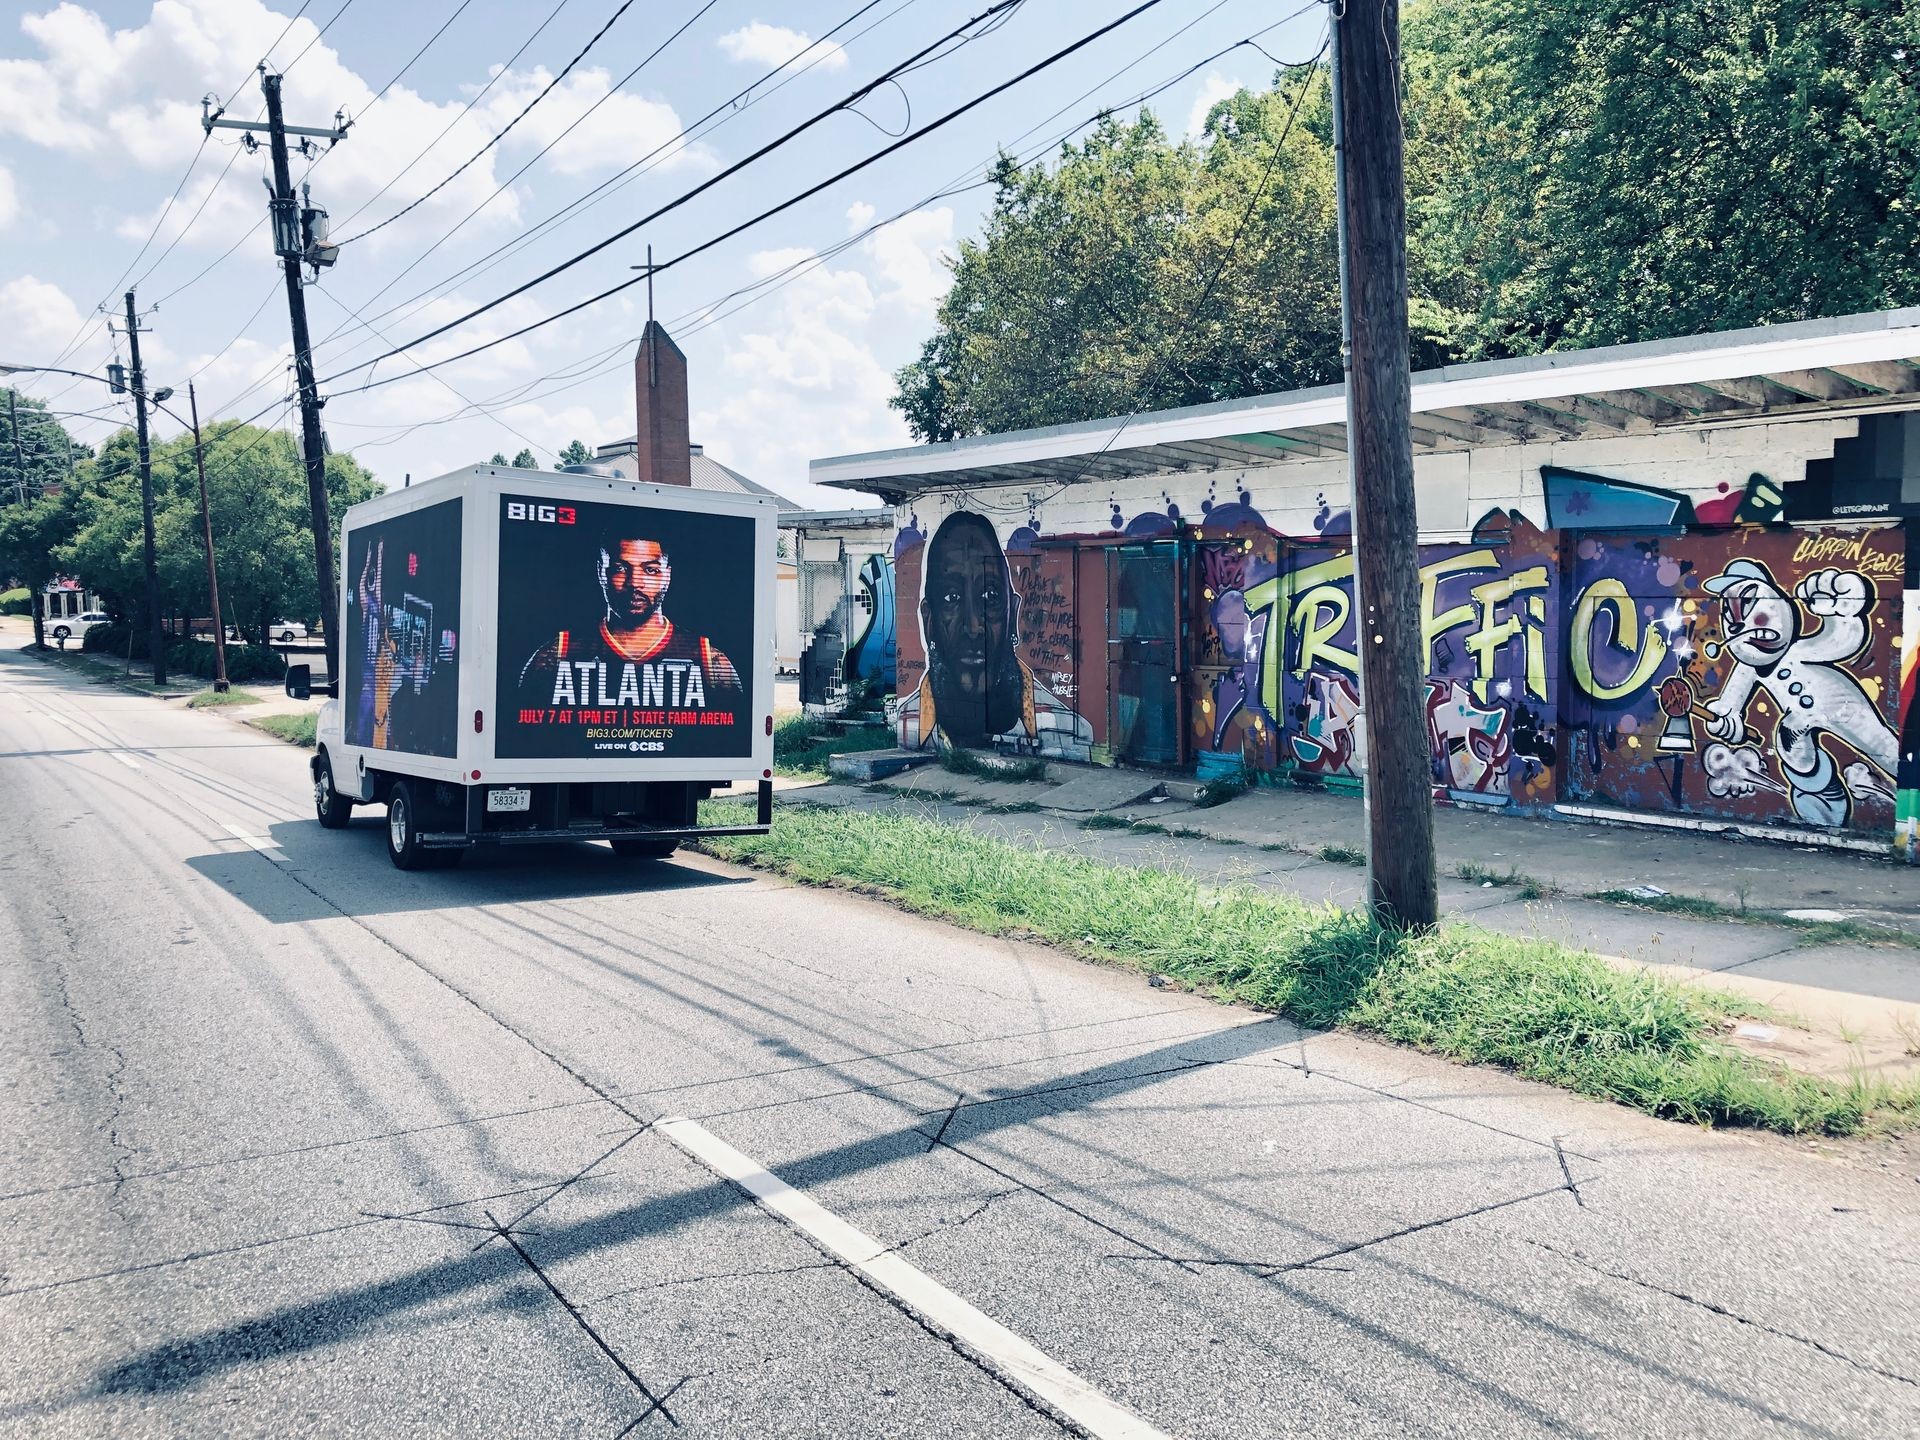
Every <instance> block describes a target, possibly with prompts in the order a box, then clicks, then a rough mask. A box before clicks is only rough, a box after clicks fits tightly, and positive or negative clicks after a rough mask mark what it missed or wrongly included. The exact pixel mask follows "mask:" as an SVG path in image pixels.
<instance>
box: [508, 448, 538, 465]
mask: <svg viewBox="0 0 1920 1440" xmlns="http://www.w3.org/2000/svg"><path fill="white" fill-rule="evenodd" d="M513 468H514V469H516V470H538V469H539V468H540V462H539V461H538V460H536V459H534V458H533V451H531V450H528V449H526V448H525V447H524V446H523V447H522V448H521V450H520V453H519V454H518V455H515V456H514V457H513Z"/></svg>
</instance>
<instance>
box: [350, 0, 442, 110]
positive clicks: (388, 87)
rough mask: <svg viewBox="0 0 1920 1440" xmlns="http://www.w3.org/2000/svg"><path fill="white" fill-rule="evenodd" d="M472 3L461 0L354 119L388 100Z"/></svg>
mask: <svg viewBox="0 0 1920 1440" xmlns="http://www.w3.org/2000/svg"><path fill="white" fill-rule="evenodd" d="M472 3H473V0H460V3H459V4H458V5H457V6H455V7H454V11H453V13H452V14H451V15H449V16H448V17H447V18H446V19H445V20H443V21H441V22H440V28H439V29H438V30H436V31H434V32H433V34H431V35H429V36H428V37H427V43H426V44H424V45H422V46H421V47H420V48H419V49H418V50H416V51H414V52H413V59H411V60H409V61H407V63H406V64H404V65H402V66H401V67H400V68H399V69H398V70H396V71H394V72H393V78H392V79H391V80H389V81H387V83H386V84H384V85H382V86H381V87H380V89H379V91H378V92H376V93H375V95H374V97H373V99H371V100H369V101H368V102H367V109H366V110H362V111H361V112H360V113H359V114H358V115H356V116H354V117H353V118H354V119H355V120H362V119H365V118H366V114H367V110H371V109H373V107H374V106H376V105H378V104H379V103H380V102H381V101H382V100H383V99H385V98H386V94H387V91H389V90H391V89H392V88H393V87H394V86H395V85H398V84H399V83H400V77H401V76H403V75H405V74H406V73H407V72H408V71H409V70H411V69H412V68H413V67H414V65H415V64H416V63H418V61H419V59H420V57H421V56H422V55H424V54H426V53H427V51H429V50H431V49H432V48H433V43H434V41H436V40H438V39H439V38H440V37H441V36H442V35H444V34H446V33H447V27H448V26H449V25H451V24H453V22H454V21H456V20H458V19H459V18H460V16H461V15H462V14H463V13H464V12H465V10H466V8H467V7H468V6H469V5H471V4H472ZM336 18H337V17H336Z"/></svg>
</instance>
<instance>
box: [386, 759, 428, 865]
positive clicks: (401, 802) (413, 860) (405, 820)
mask: <svg viewBox="0 0 1920 1440" xmlns="http://www.w3.org/2000/svg"><path fill="white" fill-rule="evenodd" d="M387 858H388V859H389V860H391V861H393V863H394V866H395V867H396V868H397V869H401V870H425V869H427V868H428V867H429V866H430V865H431V864H432V863H433V860H432V855H431V852H430V851H428V849H427V848H426V847H425V846H424V845H422V844H421V843H420V801H419V797H418V796H417V795H416V794H415V793H414V788H413V786H411V785H409V784H408V783H407V782H406V781H404V780H402V781H401V782H399V783H398V784H397V785H395V786H394V787H393V791H392V793H391V794H389V795H388V796H387Z"/></svg>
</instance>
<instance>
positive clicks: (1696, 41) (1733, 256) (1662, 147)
mask: <svg viewBox="0 0 1920 1440" xmlns="http://www.w3.org/2000/svg"><path fill="white" fill-rule="evenodd" d="M1911 10H1912V7H1911V6H1910V5H1906V4H1903V3H1899V0H1670V3H1667V4H1663V5H1648V4H1645V3H1644V0H1561V3H1557V4H1555V5H1553V6H1550V7H1542V6H1540V5H1538V4H1537V3H1535V0H1422V3H1417V4H1409V6H1408V10H1407V17H1406V23H1405V28H1404V32H1403V40H1404V47H1403V52H1402V70H1403V84H1404V87H1405V93H1404V97H1403V105H1404V115H1403V121H1404V124H1405V126H1406V186H1407V226H1408V256H1407V259H1408V289H1409V305H1408V310H1409V317H1408V318H1409V329H1410V334H1409V337H1408V343H1409V347H1410V350H1411V358H1412V361H1413V364H1414V366H1415V368H1417V369H1425V368H1430V367H1432V366H1436V365H1441V364H1445V363H1447V362H1448V361H1450V360H1453V359H1457V358H1495V357H1500V356H1507V355H1525V354H1533V353H1537V352H1539V351H1541V350H1546V349H1554V348H1562V347H1571V346H1590V345H1603V344H1610V343H1620V342H1627V341H1633V340H1650V339H1657V338H1661V337H1664V336H1669V335H1679V334H1690V333H1700V332H1705V331H1712V330H1723V329H1730V328H1735V327H1739V326H1743V325H1759V324H1768V323H1774V322H1778V321H1785V320H1795V319H1804V318H1809V317H1813V316H1820V315H1835V314H1843V313H1847V312H1850V311H1857V310H1866V309H1876V308H1884V307H1888V306H1895V305H1901V304H1910V303H1913V302H1914V300H1915V299H1916V298H1920V182H1917V181H1916V179H1915V176H1916V175H1920V43H1916V41H1917V40H1920V36H1916V34H1915V32H1914V30H1913V21H1912V19H1911ZM1296 110H1297V117H1296V116H1295V112H1296ZM1331 138H1332V137H1331V117H1330V110H1329V106H1328V103H1327V76H1326V73H1325V71H1324V70H1323V69H1322V68H1320V67H1317V66H1315V67H1304V68H1297V69H1293V70H1289V71H1285V72H1282V73H1281V74H1279V75H1278V76H1276V78H1275V82H1274V85H1273V88H1271V89H1269V90H1267V91H1265V92H1263V93H1259V94H1255V93H1252V92H1247V91H1242V92H1241V93H1239V94H1237V95H1234V96H1231V97H1229V98H1228V99H1226V100H1223V101H1221V102H1220V103H1218V104H1217V105H1215V107H1214V109H1213V111H1212V113H1211V114H1210V116H1209V117H1208V120H1207V125H1206V130H1205V132H1204V134H1203V135H1202V136H1201V137H1200V139H1199V140H1198V141H1197V142H1188V143H1183V144H1178V145H1176V144H1174V143H1173V142H1171V141H1170V140H1169V139H1168V138H1167V136H1166V135H1165V134H1164V132H1163V131H1162V129H1161V127H1160V126H1159V124H1158V122H1157V121H1155V120H1154V118H1153V116H1152V115H1151V114H1150V113H1148V112H1142V114H1141V116H1140V118H1139V119H1138V120H1137V121H1134V122H1132V123H1122V122H1120V121H1118V120H1114V119H1111V118H1109V119H1107V120H1104V121H1102V122H1101V124H1100V125H1099V126H1097V127H1096V128H1095V130H1094V131H1093V132H1092V133H1091V134H1090V135H1089V136H1088V138H1087V139H1086V141H1085V142H1084V143H1082V144H1080V145H1077V146H1075V145H1068V146H1065V147H1063V148H1062V150H1061V152H1060V154H1059V156H1058V157H1057V159H1056V160H1055V161H1054V162H1053V163H1051V164H1046V163H1041V164H1035V165H1031V166H1025V167H1022V166H1020V165H1018V164H1016V163H1015V162H1013V161H1012V160H1010V159H1008V158H1006V157H1004V156H1003V157H1002V158H1001V161H1000V163H999V165H998V167H997V168H996V170H995V172H994V177H993V178H994V182H995V197H994V205H993V209H992V212H991V214H990V215H989V217H988V220H987V223H986V228H985V231H984V233H983V235H982V236H981V238H980V239H979V240H977V241H976V240H967V241H963V242H962V243H961V246H960V253H959V255H958V257H957V259H956V260H954V261H953V262H952V268H953V285H952V288H951V289H950V290H949V292H948V294H947V297H946V299H945V301H944V302H943V303H942V305H941V307H940V311H939V315H938V319H937V322H936V325H935V329H934V332H933V334H932V335H931V336H929V337H928V338H927V340H926V341H925V343H924V344H923V345H922V347H921V351H920V354H919V356H918V357H917V358H916V359H915V360H914V361H913V362H912V363H910V364H908V365H907V366H905V367H904V368H903V369H902V370H901V371H900V372H899V373H898V375H897V376H896V377H895V378H896V383H897V391H896V394H895V396H894V398H893V400H892V402H891V403H892V404H893V406H894V407H895V408H896V409H898V410H900V411H901V412H902V414H903V415H904V416H905V417H906V421H907V424H908V426H909V428H910V429H911V430H912V431H913V433H914V434H915V435H917V436H918V437H920V438H921V439H923V440H949V439H953V438H955V437H957V436H961V435H969V434H977V433H980V432H982V431H990V430H1010V429H1020V428H1024V427H1028V426H1036V425H1048V424H1058V423H1064V422H1069V421H1074V420H1084V419H1089V418H1092V417H1095V416H1104V415H1125V414H1130V413H1132V412H1133V411H1135V410H1137V409H1155V408H1162V407H1167V406H1176V405H1187V404H1198V403H1203V402H1206V401H1210V400H1222V399H1229V398H1233V397H1236V396H1241V395H1250V394H1259V393H1265V392H1271V391H1277V390H1285V389H1291V388H1295V387H1298V386H1305V385H1313V384H1319V383H1324V382H1329V381H1333V380H1337V379H1338V378H1339V373H1340V371H1339V306H1338V267H1337V257H1336V255H1335V251H1334V241H1333V229H1334V215H1333V193H1332V192H1333V182H1332V160H1331ZM1276 147H1277V148H1276ZM1243 222H1244V223H1243ZM1236 237H1237V239H1236Z"/></svg>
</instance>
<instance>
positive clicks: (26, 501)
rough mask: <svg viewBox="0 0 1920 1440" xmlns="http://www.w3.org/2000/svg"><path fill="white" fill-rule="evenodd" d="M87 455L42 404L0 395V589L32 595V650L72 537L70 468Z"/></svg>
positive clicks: (42, 639) (41, 635) (40, 642)
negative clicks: (20, 588) (45, 599)
mask: <svg viewBox="0 0 1920 1440" xmlns="http://www.w3.org/2000/svg"><path fill="white" fill-rule="evenodd" d="M9 398H11V400H12V402H13V403H12V404H11V405H10V406H9V405H8V404H7V403H6V402H7V400H8V399H9ZM16 416H17V417H18V422H19V426H20V436H19V441H20V443H19V447H18V449H16V448H15V446H14V433H13V425H14V417H16ZM92 453H93V452H92V451H91V450H90V449H89V448H88V447H87V446H86V445H84V444H82V443H81V442H79V441H76V440H75V439H74V438H73V437H72V436H70V435H69V434H67V431H66V427H65V426H63V425H61V423H60V422H59V421H58V420H57V419H55V418H54V417H53V415H52V414H51V413H50V412H49V411H48V409H47V406H46V403H45V402H44V401H40V400H35V399H34V398H33V397H32V396H30V395H21V394H14V393H12V392H8V394H6V395H0V584H4V583H5V582H8V581H15V582H18V583H19V584H21V585H24V586H25V587H26V588H27V589H28V590H29V591H31V592H32V600H33V643H34V644H35V645H36V646H44V645H45V644H46V633H45V626H44V623H43V621H44V619H45V617H44V616H43V614H42V613H41V600H40V595H41V592H42V591H43V590H45V589H46V587H47V585H48V584H49V582H51V581H53V580H55V579H57V578H58V577H59V575H60V573H61V571H60V567H59V566H58V564H57V563H56V562H55V559H54V552H55V550H57V549H58V548H59V547H60V546H62V545H64V544H66V543H67V541H68V540H70V539H71V538H72V536H73V530H74V525H75V516H74V504H75V496H74V493H73V487H72V484H71V483H70V482H71V478H72V474H73V471H72V467H73V466H74V465H75V464H78V463H81V462H84V461H86V460H88V459H90V458H91V456H92ZM22 459H24V460H25V462H26V464H25V466H24V468H23V467H22V466H21V464H20V461H21V460H22Z"/></svg>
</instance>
